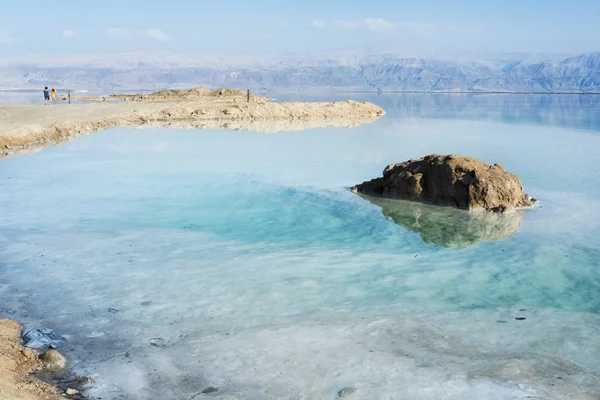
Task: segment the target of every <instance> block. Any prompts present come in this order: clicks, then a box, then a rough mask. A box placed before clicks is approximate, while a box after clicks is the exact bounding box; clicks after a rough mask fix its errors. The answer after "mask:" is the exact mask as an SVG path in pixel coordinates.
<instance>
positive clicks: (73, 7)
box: [0, 0, 600, 56]
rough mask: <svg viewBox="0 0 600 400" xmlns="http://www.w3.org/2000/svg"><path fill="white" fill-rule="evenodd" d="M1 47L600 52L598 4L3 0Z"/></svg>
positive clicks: (597, 0)
mask: <svg viewBox="0 0 600 400" xmlns="http://www.w3.org/2000/svg"><path fill="white" fill-rule="evenodd" d="M0 2H1V3H2V7H1V9H2V15H3V17H4V18H3V22H2V25H0V52H1V54H3V56H11V55H18V54H29V53H56V54H67V53H81V52H94V53H96V52H129V51H139V50H143V51H148V50H161V51H164V50H166V51H175V52H195V53H201V54H207V55H216V54H235V53H296V52H320V51H328V50H335V49H343V48H348V47H355V46H361V47H363V46H368V47H373V48H376V49H381V50H389V51H397V52H400V53H407V54H412V55H426V54H432V53H439V52H444V53H452V52H475V53H484V52H485V53H494V52H543V53H548V52H557V53H577V52H585V51H598V50H600V22H599V21H600V0H570V1H567V0H563V1H557V0H519V1H517V0H502V1H500V0H496V1H486V0H463V1H452V0H447V1H442V0H438V1H427V0H421V1H417V0H411V1H408V0H407V1H402V0H396V1H392V0H369V1H367V0H364V1H357V0H345V1H343V0H320V1H316V0H302V1H300V0H298V1H291V0H277V1H272V0H264V1H243V0H221V1H217V0H215V1H203V0H171V1H164V0H161V1H157V0H145V1H142V0H101V1H88V0H77V1H74V0H53V1H49V0H44V1H38V0H29V1H27V0H22V1H11V0H0Z"/></svg>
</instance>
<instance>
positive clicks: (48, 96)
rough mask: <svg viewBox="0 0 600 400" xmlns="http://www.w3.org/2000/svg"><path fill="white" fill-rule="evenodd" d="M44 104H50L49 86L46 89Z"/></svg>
mask: <svg viewBox="0 0 600 400" xmlns="http://www.w3.org/2000/svg"><path fill="white" fill-rule="evenodd" d="M44 104H46V105H48V104H50V92H49V91H48V86H46V87H45V88H44Z"/></svg>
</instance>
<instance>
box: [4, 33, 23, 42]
mask: <svg viewBox="0 0 600 400" xmlns="http://www.w3.org/2000/svg"><path fill="white" fill-rule="evenodd" d="M18 41H19V39H17V38H16V37H13V36H11V35H9V34H8V33H3V32H0V44H8V43H15V42H18Z"/></svg>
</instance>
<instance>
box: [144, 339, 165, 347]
mask: <svg viewBox="0 0 600 400" xmlns="http://www.w3.org/2000/svg"><path fill="white" fill-rule="evenodd" d="M148 341H149V342H150V346H154V347H160V348H161V349H162V348H165V347H167V342H166V341H165V339H163V338H159V337H158V338H150V339H148Z"/></svg>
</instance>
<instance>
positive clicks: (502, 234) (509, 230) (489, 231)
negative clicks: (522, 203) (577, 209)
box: [360, 195, 523, 247]
mask: <svg viewBox="0 0 600 400" xmlns="http://www.w3.org/2000/svg"><path fill="white" fill-rule="evenodd" d="M360 196H361V197H363V198H364V199H366V200H368V201H370V202H371V203H372V204H374V205H376V206H378V207H381V212H382V213H383V215H384V217H385V218H387V219H389V220H392V221H394V222H395V223H396V224H398V225H402V226H403V227H404V228H406V229H407V230H408V231H410V232H416V233H418V234H419V235H420V236H421V239H423V241H424V242H425V243H428V244H433V245H436V246H443V247H470V246H474V245H476V244H477V243H479V242H485V241H496V240H504V239H506V238H508V237H510V236H512V235H514V234H516V233H517V232H518V231H519V227H520V226H521V218H522V216H523V211H515V212H511V213H504V214H497V213H493V212H489V211H466V210H459V209H455V208H451V207H440V206H433V205H429V204H422V203H417V202H414V201H407V200H399V199H389V198H382V197H374V196H365V195H360Z"/></svg>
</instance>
